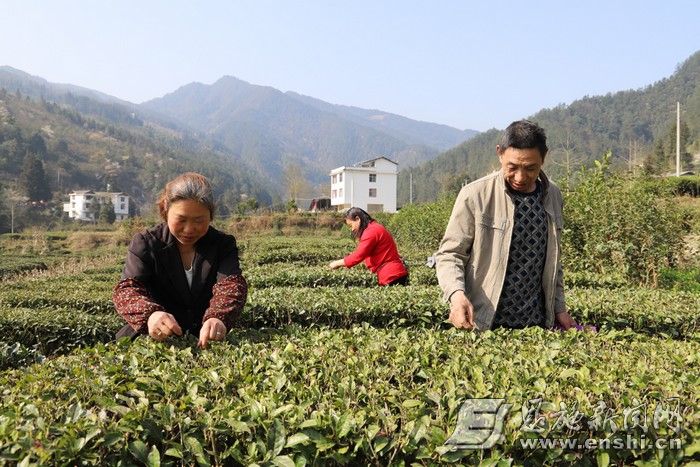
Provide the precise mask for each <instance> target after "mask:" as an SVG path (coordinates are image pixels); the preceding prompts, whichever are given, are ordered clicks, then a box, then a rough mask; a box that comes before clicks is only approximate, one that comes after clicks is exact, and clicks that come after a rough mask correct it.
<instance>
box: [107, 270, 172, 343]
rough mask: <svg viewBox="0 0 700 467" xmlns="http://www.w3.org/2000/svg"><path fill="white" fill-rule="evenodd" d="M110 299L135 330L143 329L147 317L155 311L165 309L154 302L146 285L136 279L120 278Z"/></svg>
mask: <svg viewBox="0 0 700 467" xmlns="http://www.w3.org/2000/svg"><path fill="white" fill-rule="evenodd" d="M112 301H113V302H114V307H115V308H116V309H117V313H119V315H120V316H121V317H122V318H124V320H125V321H126V322H127V323H129V324H130V325H131V327H132V328H134V329H135V330H136V331H140V330H141V329H145V327H146V325H147V323H148V318H149V317H150V316H151V315H152V314H153V313H155V312H156V311H165V308H163V307H162V306H161V305H159V304H158V303H156V302H154V301H153V299H152V298H151V296H150V295H149V293H148V289H147V288H146V286H145V285H144V284H143V283H142V282H140V281H138V280H136V279H131V278H129V279H122V280H120V281H119V283H118V284H117V285H116V287H114V293H113V294H112Z"/></svg>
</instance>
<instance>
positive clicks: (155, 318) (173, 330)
mask: <svg viewBox="0 0 700 467" xmlns="http://www.w3.org/2000/svg"><path fill="white" fill-rule="evenodd" d="M147 324H148V335H149V336H151V337H152V338H153V340H156V341H158V342H161V341H164V340H165V339H167V338H168V337H170V336H172V335H173V334H175V335H176V336H181V335H182V328H180V325H179V324H177V321H176V320H175V317H174V316H173V315H171V314H170V313H166V312H165V311H156V312H155V313H153V314H152V315H151V316H149V317H148V323H147Z"/></svg>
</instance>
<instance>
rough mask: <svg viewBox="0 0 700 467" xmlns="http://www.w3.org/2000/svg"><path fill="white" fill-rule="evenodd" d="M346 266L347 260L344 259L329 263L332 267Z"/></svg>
mask: <svg viewBox="0 0 700 467" xmlns="http://www.w3.org/2000/svg"><path fill="white" fill-rule="evenodd" d="M344 266H345V260H342V259H337V260H335V261H331V262H330V263H328V267H329V268H331V269H338V268H342V267H344Z"/></svg>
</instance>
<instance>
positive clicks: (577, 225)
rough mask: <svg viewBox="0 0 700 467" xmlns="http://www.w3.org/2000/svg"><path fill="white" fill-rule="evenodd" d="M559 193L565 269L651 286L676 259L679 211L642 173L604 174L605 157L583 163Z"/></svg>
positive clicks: (679, 242)
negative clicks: (561, 195)
mask: <svg viewBox="0 0 700 467" xmlns="http://www.w3.org/2000/svg"><path fill="white" fill-rule="evenodd" d="M564 198H565V201H564V203H565V208H564V219H565V220H564V231H563V253H562V257H563V261H564V268H565V269H566V270H570V271H592V272H594V273H596V274H615V273H619V274H622V275H623V276H624V277H626V278H627V279H628V280H629V281H631V282H632V283H637V284H646V285H654V286H655V285H657V282H658V278H659V274H660V272H661V270H662V269H663V268H665V267H668V266H669V265H673V264H674V262H675V261H676V260H677V258H678V256H679V254H680V250H681V245H682V238H683V234H684V233H685V232H686V231H687V230H688V226H684V224H683V222H682V212H681V211H680V210H679V209H677V207H676V205H675V203H674V201H673V200H672V199H671V198H670V197H667V196H663V195H662V194H654V193H653V191H652V190H650V189H649V188H648V186H647V185H645V183H644V180H643V179H625V178H623V177H620V176H618V175H614V174H610V173H609V172H608V159H607V158H605V159H603V161H596V167H595V168H593V169H583V170H582V174H581V177H580V181H579V183H578V184H577V185H576V187H575V189H574V190H573V191H566V190H565V191H564Z"/></svg>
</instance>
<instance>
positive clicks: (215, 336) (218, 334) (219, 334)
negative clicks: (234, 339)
mask: <svg viewBox="0 0 700 467" xmlns="http://www.w3.org/2000/svg"><path fill="white" fill-rule="evenodd" d="M225 337H226V325H225V324H224V322H223V321H221V320H220V319H218V318H209V319H208V320H206V321H205V322H204V324H203V325H202V330H201V331H199V342H197V346H199V347H200V348H202V349H205V348H206V347H207V344H208V343H209V341H221V340H224V338H225Z"/></svg>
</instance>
